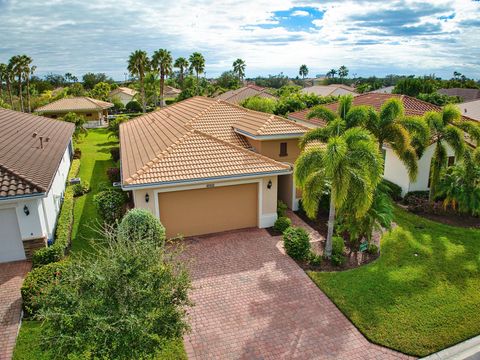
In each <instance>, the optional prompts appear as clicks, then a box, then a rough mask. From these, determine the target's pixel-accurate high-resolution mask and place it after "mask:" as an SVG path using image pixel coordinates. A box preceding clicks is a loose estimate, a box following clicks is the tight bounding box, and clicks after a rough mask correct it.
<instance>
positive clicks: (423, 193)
mask: <svg viewBox="0 0 480 360" xmlns="http://www.w3.org/2000/svg"><path fill="white" fill-rule="evenodd" d="M428 195H429V192H428V191H410V192H408V193H406V194H405V196H404V197H403V202H404V203H405V204H407V203H408V200H409V199H410V198H411V197H415V198H420V199H426V200H428Z"/></svg>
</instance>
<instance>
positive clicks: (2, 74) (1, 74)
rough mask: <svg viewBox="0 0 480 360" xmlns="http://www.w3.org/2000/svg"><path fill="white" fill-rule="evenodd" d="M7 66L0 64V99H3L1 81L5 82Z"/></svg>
mask: <svg viewBox="0 0 480 360" xmlns="http://www.w3.org/2000/svg"><path fill="white" fill-rule="evenodd" d="M6 75H7V64H0V99H2V98H3V80H6Z"/></svg>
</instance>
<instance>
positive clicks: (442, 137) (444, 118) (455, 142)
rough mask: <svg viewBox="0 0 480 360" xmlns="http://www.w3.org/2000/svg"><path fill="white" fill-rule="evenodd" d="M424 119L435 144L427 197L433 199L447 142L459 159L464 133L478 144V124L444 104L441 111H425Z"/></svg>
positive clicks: (451, 106) (443, 161)
mask: <svg viewBox="0 0 480 360" xmlns="http://www.w3.org/2000/svg"><path fill="white" fill-rule="evenodd" d="M424 117H425V121H426V122H427V124H428V126H429V127H430V131H431V139H432V141H433V144H435V150H434V152H433V157H432V161H431V164H430V194H429V199H430V201H433V200H434V198H435V195H436V193H437V187H438V183H439V182H440V176H441V173H442V171H443V170H444V169H445V168H446V166H447V148H446V145H447V144H448V145H449V146H450V147H451V148H452V149H453V152H454V153H455V157H456V158H457V159H460V158H461V157H462V156H463V154H464V152H465V148H466V143H465V133H467V134H468V135H469V137H470V138H472V139H473V140H475V141H476V142H477V145H478V144H480V126H479V125H478V124H476V123H473V122H470V121H466V120H462V115H461V113H460V110H458V108H457V107H456V106H455V105H453V104H449V105H446V106H445V107H444V108H443V110H442V112H434V111H431V112H427V113H425V115H424Z"/></svg>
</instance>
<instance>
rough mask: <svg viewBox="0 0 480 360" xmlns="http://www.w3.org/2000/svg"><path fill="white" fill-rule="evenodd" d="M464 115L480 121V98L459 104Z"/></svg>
mask: <svg viewBox="0 0 480 360" xmlns="http://www.w3.org/2000/svg"><path fill="white" fill-rule="evenodd" d="M457 107H458V108H459V109H460V111H461V112H462V115H463V116H468V117H469V118H471V119H473V120H476V121H480V99H479V100H474V101H468V102H464V103H461V104H457Z"/></svg>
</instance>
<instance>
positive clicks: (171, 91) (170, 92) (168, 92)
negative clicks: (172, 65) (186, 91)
mask: <svg viewBox="0 0 480 360" xmlns="http://www.w3.org/2000/svg"><path fill="white" fill-rule="evenodd" d="M163 92H164V95H165V96H177V95H178V94H180V93H181V92H182V90H180V89H176V88H174V87H173V86H169V85H165V86H164V87H163Z"/></svg>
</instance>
